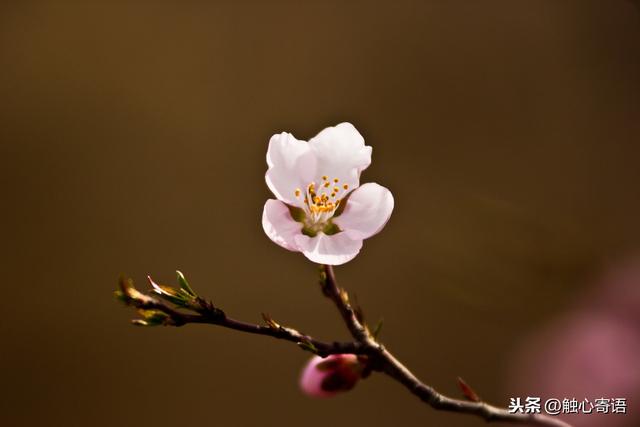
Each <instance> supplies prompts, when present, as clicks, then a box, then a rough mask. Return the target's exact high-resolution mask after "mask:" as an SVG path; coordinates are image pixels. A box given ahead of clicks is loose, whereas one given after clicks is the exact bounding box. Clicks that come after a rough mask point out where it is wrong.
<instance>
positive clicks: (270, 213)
mask: <svg viewBox="0 0 640 427" xmlns="http://www.w3.org/2000/svg"><path fill="white" fill-rule="evenodd" d="M262 228H263V229H264V232H265V233H266V234H267V236H268V237H269V238H270V239H271V240H272V241H273V242H274V243H276V244H277V245H280V246H282V247H283V248H285V249H288V250H290V251H296V252H298V251H299V249H298V246H297V244H296V240H295V238H296V236H298V235H300V236H302V224H301V223H299V222H297V221H294V219H293V218H291V213H290V212H289V208H288V207H287V205H285V204H284V203H282V202H281V201H280V200H274V199H269V200H267V202H266V203H265V204H264V209H263V211H262Z"/></svg>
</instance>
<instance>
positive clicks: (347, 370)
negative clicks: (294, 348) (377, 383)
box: [300, 354, 363, 397]
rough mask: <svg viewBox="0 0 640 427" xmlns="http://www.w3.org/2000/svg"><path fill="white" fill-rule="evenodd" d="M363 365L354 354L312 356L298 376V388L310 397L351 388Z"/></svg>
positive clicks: (326, 395)
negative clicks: (323, 356)
mask: <svg viewBox="0 0 640 427" xmlns="http://www.w3.org/2000/svg"><path fill="white" fill-rule="evenodd" d="M362 369H363V365H362V363H361V362H360V361H359V360H358V356H356V355H355V354H333V355H330V356H327V357H325V358H322V357H320V356H314V357H312V358H311V359H310V360H309V362H307V364H306V366H305V367H304V370H303V371H302V375H301V376H300V388H301V389H302V391H303V392H304V393H305V394H307V395H309V396H312V397H331V396H334V395H336V394H337V393H339V392H341V391H347V390H351V389H352V388H353V387H354V386H355V385H356V383H357V382H358V380H359V379H360V376H361V373H362Z"/></svg>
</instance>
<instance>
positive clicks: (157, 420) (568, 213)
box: [0, 0, 640, 427]
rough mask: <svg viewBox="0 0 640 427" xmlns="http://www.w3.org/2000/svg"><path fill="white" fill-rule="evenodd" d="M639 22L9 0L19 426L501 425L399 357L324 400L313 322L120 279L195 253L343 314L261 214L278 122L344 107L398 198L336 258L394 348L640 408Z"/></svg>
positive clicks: (206, 276) (554, 13)
mask: <svg viewBox="0 0 640 427" xmlns="http://www.w3.org/2000/svg"><path fill="white" fill-rule="evenodd" d="M639 47H640V9H639V8H638V5H637V4H635V3H633V2H631V1H623V0H620V1H586V0H575V1H563V2H556V1H519V2H514V1H509V0H504V1H492V0H490V1H473V2H471V1H446V2H445V1H407V0H401V1H387V2H380V3H375V4H374V3H373V2H364V1H362V2H341V1H335V2H332V1H322V2H297V1H274V2H259V1H255V2H240V1H236V2H232V1H228V2H214V1H209V2H207V1H174V2H166V1H150V0H149V1H129V2H125V1H114V2H107V1H104V2H93V1H78V2H69V1H48V2H40V1H18V0H9V1H5V2H3V3H2V5H1V6H0V100H1V102H0V150H1V151H0V153H1V156H2V157H1V158H2V169H1V172H0V174H1V176H2V183H3V184H2V188H3V197H2V200H3V202H2V214H1V215H2V229H3V232H2V234H3V239H2V240H3V245H2V252H3V253H2V255H1V259H2V264H3V268H2V272H3V280H2V283H3V291H2V298H0V306H1V310H2V311H1V313H2V320H1V321H0V333H1V337H0V338H1V341H0V372H1V378H2V381H1V385H2V387H1V389H0V424H2V425H4V426H36V425H42V424H46V425H48V426H87V425H92V426H115V425H118V426H135V425H149V426H151V425H152V426H157V427H162V426H175V425H185V424H189V425H218V426H228V427H236V426H282V425H301V424H302V425H305V426H308V427H313V426H326V425H332V426H336V427H337V426H351V425H367V426H371V427H373V426H398V425H400V426H403V425H437V426H453V427H456V426H476V425H483V422H482V421H481V420H479V419H475V418H470V417H466V416H462V415H452V414H443V413H437V412H435V411H433V410H431V409H430V408H427V407H425V406H424V405H423V404H421V403H420V402H419V401H417V399H415V398H414V397H413V396H411V395H409V394H408V393H407V392H406V391H405V389H403V388H402V387H401V386H399V385H398V384H396V383H394V382H392V381H391V380H389V379H388V378H386V377H383V376H379V375H374V376H373V377H371V378H370V379H367V380H366V381H364V382H363V383H361V384H360V385H359V386H358V387H357V388H356V389H355V390H354V391H353V392H351V393H348V394H345V395H343V396H340V397H338V398H335V399H331V400H323V401H317V400H312V399H309V398H307V397H305V396H303V395H302V394H301V393H300V392H299V390H298V388H297V377H298V373H299V371H300V369H301V367H302V365H303V364H304V362H305V361H306V360H307V357H308V355H307V354H306V353H303V352H302V351H300V350H298V349H296V348H294V347H293V346H292V345H290V344H287V343H282V342H276V341H273V340H270V339H268V338H262V337H254V336H248V335H243V334H238V333H234V332H231V331H227V330H223V329H217V328H215V327H210V326H187V327H184V328H136V327H133V326H131V325H130V324H129V319H130V318H132V317H134V313H133V312H132V311H130V310H127V309H125V308H123V307H122V306H121V305H120V304H119V303H117V302H116V301H115V300H114V299H113V297H112V291H113V290H114V289H115V286H116V283H117V278H118V276H119V275H120V274H121V273H125V274H128V275H130V276H131V277H133V278H134V279H135V280H137V282H138V283H139V284H141V285H142V284H143V283H144V282H143V280H144V277H145V275H146V274H152V275H153V276H154V277H155V278H156V279H157V280H159V281H161V282H168V283H171V282H173V280H174V270H175V269H181V270H182V271H183V272H184V273H185V274H186V275H187V278H188V279H189V280H190V282H191V283H192V285H193V286H194V287H195V288H196V290H198V291H199V292H200V293H201V294H202V295H205V296H208V297H210V298H212V299H213V301H214V302H216V303H218V304H219V305H220V306H221V307H223V308H224V309H225V310H226V311H227V312H228V313H230V314H232V315H234V316H235V317H239V318H242V319H245V320H253V321H259V319H260V315H259V313H260V312H263V311H265V312H269V313H271V315H272V316H273V317H274V318H275V319H276V320H278V321H280V322H282V323H285V324H289V325H292V326H295V327H297V328H300V329H302V330H303V331H305V332H308V333H310V334H313V335H316V336H318V337H319V338H324V339H329V340H331V339H338V338H339V339H343V338H347V335H346V333H345V330H344V327H343V325H342V324H341V322H340V321H339V319H338V316H337V314H336V313H335V311H334V308H333V307H332V306H331V304H329V303H328V302H327V301H325V300H323V299H322V297H321V295H320V292H319V290H318V288H317V283H316V269H315V267H314V266H313V265H311V264H310V263H309V262H307V261H306V260H305V259H304V257H302V256H300V255H299V254H294V253H290V252H287V251H285V250H283V249H281V248H279V247H277V246H276V245H274V244H273V243H271V242H270V241H269V240H268V239H267V237H266V236H265V235H264V233H263V231H262V228H261V225H260V216H261V212H262V206H263V203H264V201H265V199H266V198H268V197H269V196H270V195H269V192H268V190H267V187H266V185H265V183H264V172H265V170H266V164H265V153H266V147H267V142H268V140H269V137H270V136H271V135H272V134H274V133H276V132H280V131H291V132H293V133H294V134H295V135H296V136H298V137H299V138H303V139H306V138H309V137H312V136H313V135H314V134H315V133H316V132H318V131H319V130H320V129H322V128H323V127H325V126H329V125H333V124H336V123H338V122H341V121H350V122H352V123H354V124H355V126H356V127H357V128H358V129H359V130H360V131H361V133H362V134H363V135H364V136H365V139H366V141H367V143H368V144H370V145H372V146H373V147H374V151H373V153H374V154H373V164H372V166H371V167H370V168H369V169H368V170H367V171H366V172H365V174H364V177H363V178H364V181H365V182H366V181H376V182H379V183H381V184H383V185H385V186H387V187H388V188H390V189H391V190H392V191H393V193H394V195H395V199H396V210H395V212H394V214H393V216H392V218H391V221H390V222H389V223H388V225H387V227H386V229H385V230H384V232H383V233H381V234H380V235H378V236H376V237H374V238H372V239H370V240H369V241H367V242H366V244H365V247H364V249H363V251H362V253H361V254H360V256H358V257H357V258H356V260H354V261H353V262H351V263H349V264H347V265H345V266H343V267H339V268H338V269H337V274H338V277H339V280H340V282H341V284H342V285H343V286H345V287H346V288H347V289H348V290H349V291H350V292H351V293H354V294H356V295H357V298H358V300H359V302H360V304H361V305H362V306H363V307H364V309H365V314H366V315H367V316H368V318H369V319H370V320H371V321H372V322H375V321H376V320H377V319H378V318H379V317H384V319H385V325H384V330H383V333H382V339H383V341H384V343H385V344H386V345H387V347H388V348H390V349H392V350H393V351H394V352H395V353H396V354H397V356H398V357H399V358H401V359H402V360H403V361H404V362H406V364H407V365H408V366H409V367H411V368H412V369H413V370H414V371H415V373H416V374H417V375H419V376H420V377H421V378H422V379H424V380H425V381H426V382H428V383H429V384H432V385H434V386H435V387H436V388H437V389H439V390H441V391H442V392H445V393H447V394H450V395H458V394H459V392H458V390H457V387H456V383H455V379H456V377H457V376H461V377H463V378H464V379H465V380H466V381H467V382H468V383H470V384H471V385H472V386H473V387H474V388H475V389H476V390H477V391H478V393H479V394H480V395H481V396H482V397H483V398H485V399H486V400H488V401H490V402H492V403H495V404H498V405H502V406H506V405H507V404H508V401H509V397H513V396H520V395H521V396H526V395H533V396H535V395H542V394H543V393H547V392H548V393H550V394H551V395H552V396H554V397H557V398H560V399H562V398H564V397H567V398H572V397H575V398H578V399H582V398H584V397H590V398H592V397H602V396H600V395H601V394H602V395H604V397H627V398H628V399H630V401H629V409H630V412H632V414H631V415H629V416H627V417H624V416H617V417H615V416H614V417H608V418H606V419H604V418H602V419H598V420H599V421H595V420H596V418H593V417H592V418H589V420H590V421H585V420H584V419H583V421H579V420H578V421H577V422H576V425H587V424H588V423H591V424H589V425H608V426H609V425H610V426H614V425H616V426H617V425H626V426H632V425H638V424H637V423H638V418H637V415H638V414H637V412H638V405H637V402H638V397H637V396H638V390H639V389H640V373H639V372H638V365H639V364H638V361H640V350H639V348H640V345H639V344H638V337H639V336H640V332H639V331H640V320H639V319H638V315H637V313H639V312H640V309H639V308H638V307H640V297H639V296H638V292H637V289H639V288H640V285H639V279H638V278H639V277H640V272H639V271H638V270H634V268H635V265H636V264H635V262H634V261H633V260H634V259H636V258H635V257H636V256H637V255H638V253H639V252H640V226H639V225H638V224H639V220H640V190H639V189H638V185H639V183H640V168H639V160H640V157H639V154H640V147H639V143H640V141H639V135H640V105H639V100H640V51H639ZM619 271H623V272H624V273H619ZM621 277H622V278H621ZM634 292H635V293H634ZM603 295H605V296H603ZM596 314H597V315H598V316H600V317H597V319H602V318H605V319H607V321H606V322H604V321H603V322H600V323H598V320H597V319H596V320H595V321H596V323H598V324H606V327H602V328H592V327H590V326H589V325H592V323H589V322H594V320H593V319H594V316H596ZM576 319H577V320H576ZM607 322H609V323H607ZM567 325H570V326H567ZM571 325H572V326H571ZM576 325H577V326H576ZM581 325H582V326H581ZM584 325H587V326H586V327H585V326H584ZM573 327H576V328H578V329H580V328H582V329H580V330H581V331H582V332H580V333H573V332H571V331H574V330H573V329H571V328H573ZM593 331H595V332H593ZM621 331H622V332H621ZM563 334H564V335H563ZM581 334H582V335H581ZM589 334H591V335H589ZM594 334H595V335H594ZM616 334H617V335H616ZM583 335H584V337H585V338H584V339H581V340H579V342H577V343H575V344H573V343H572V342H571V341H570V338H571V337H574V338H575V337H578V338H580V337H582V336H583ZM590 343H591V344H590ZM562 345H565V348H564V350H563V348H562ZM634 345H635V347H634ZM576 349H584V351H576ZM598 349H599V350H603V349H605V350H607V351H605V352H604V353H602V352H598V351H597V350H598ZM585 358H586V360H583V359H585ZM625 363H626V365H625ZM563 367H573V371H575V372H574V374H575V375H573V376H572V375H569V374H567V375H565V376H566V377H567V378H564V377H562V378H561V379H562V381H560V383H559V384H557V382H558V381H556V380H558V378H560V377H559V375H560V373H567V372H569V371H570V370H567V369H564V368H563ZM614 367H617V368H616V369H614ZM595 371H597V372H598V375H597V376H594V375H592V374H593V372H595ZM614 371H615V372H614ZM569 373H570V372H569ZM614 374H615V375H614ZM616 378H618V380H615V379H616ZM579 381H585V382H586V383H587V384H586V385H580V386H579V387H577V386H576V384H582V383H579ZM616 381H618V382H616ZM621 382H622V383H624V384H623V385H621ZM583 386H584V387H583ZM554 387H555V388H554ZM576 387H577V388H576ZM592 394H596V396H593V395H592ZM634 396H635V397H634ZM633 399H635V400H633ZM634 402H635V408H634ZM634 409H635V414H636V417H635V419H634V417H633V412H634ZM583 418H584V417H583ZM579 423H582V424H579Z"/></svg>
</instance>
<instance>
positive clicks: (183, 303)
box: [116, 265, 571, 427]
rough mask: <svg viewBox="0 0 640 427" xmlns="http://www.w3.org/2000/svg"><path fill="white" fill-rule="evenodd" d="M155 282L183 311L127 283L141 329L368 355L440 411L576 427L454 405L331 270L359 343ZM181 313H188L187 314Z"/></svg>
mask: <svg viewBox="0 0 640 427" xmlns="http://www.w3.org/2000/svg"><path fill="white" fill-rule="evenodd" d="M149 282H150V283H151V285H152V287H153V290H154V291H155V293H156V294H157V295H159V297H161V298H162V299H164V300H166V301H169V302H170V303H171V304H173V305H175V306H176V307H177V308H173V307H171V306H170V305H168V304H166V303H164V302H163V301H161V300H160V299H158V298H154V297H152V296H150V295H147V294H143V293H141V292H139V291H138V290H137V289H136V288H135V287H134V286H133V283H132V282H131V281H130V280H125V279H121V280H120V289H119V291H117V292H116V294H117V296H118V298H119V299H121V300H122V301H124V302H125V303H126V304H127V305H130V306H133V307H135V308H137V309H138V310H139V311H140V314H141V315H142V316H143V319H138V320H134V321H133V322H134V323H135V324H139V325H148V326H153V325H168V326H183V325H186V324H189V323H205V324H211V325H216V326H220V327H223V328H228V329H233V330H236V331H240V332H247V333H250V334H256V335H266V336H270V337H273V338H277V339H281V340H285V341H290V342H294V343H296V344H298V346H299V347H301V348H302V349H303V350H306V351H310V352H313V353H315V354H318V355H320V356H322V357H326V356H328V355H331V354H345V353H351V354H358V355H367V356H368V360H369V364H370V367H371V369H374V370H376V371H379V372H384V373H385V374H386V375H388V376H389V377H391V378H393V379H394V380H396V381H398V382H399V383H401V384H402V385H404V386H405V387H406V388H407V389H408V390H409V391H410V392H411V393H413V394H414V395H416V396H417V397H418V398H420V399H421V400H422V401H423V402H425V403H426V404H428V405H429V406H431V407H432V408H434V409H437V410H441V411H448V412H457V413H463V414H472V415H476V416H479V417H481V418H484V419H485V420H486V421H494V422H513V423H519V424H529V425H538V426H548V427H571V426H570V425H569V424H567V423H566V422H564V421H561V420H559V419H556V418H552V417H550V416H547V415H543V414H521V413H513V414H512V413H510V412H509V411H508V410H507V409H503V408H498V407H496V406H492V405H489V404H487V403H485V402H482V401H480V400H478V401H466V400H459V399H453V398H450V397H447V396H444V395H443V394H441V393H439V392H437V391H436V390H435V389H434V388H433V387H430V386H428V385H426V384H424V383H423V382H421V381H420V380H419V379H418V378H417V377H416V376H415V375H414V374H413V373H412V372H411V371H410V370H409V369H408V368H407V367H405V366H404V365H403V364H402V363H401V362H400V361H399V360H398V359H396V358H395V356H393V354H391V353H390V352H389V351H388V350H387V349H386V348H384V346H383V345H382V344H380V343H379V342H378V341H377V339H376V338H375V337H374V336H372V334H371V333H370V332H369V328H368V327H367V325H366V324H365V323H364V321H363V320H362V317H361V313H358V311H357V310H356V309H355V308H354V307H353V306H352V305H351V303H350V302H349V296H348V294H347V292H346V291H345V290H344V289H342V288H340V287H339V286H338V284H337V281H336V278H335V273H334V271H333V268H332V267H331V266H328V265H324V266H322V271H321V280H320V284H321V287H322V291H323V293H324V295H325V296H326V297H327V298H329V299H330V300H331V301H333V303H334V304H335V306H336V307H337V309H338V311H339V312H340V315H341V316H342V318H343V320H344V322H345V324H346V326H347V328H348V329H349V331H350V332H351V335H352V336H353V338H354V341H352V342H332V343H329V342H324V341H320V340H317V339H315V338H313V337H311V336H309V335H305V334H302V333H300V332H298V331H297V330H295V329H293V328H289V327H285V326H281V325H279V324H278V323H276V322H275V321H274V320H273V319H271V317H269V316H268V315H266V314H263V318H264V321H265V323H266V326H263V325H258V324H253V323H247V322H243V321H240V320H235V319H232V318H230V317H228V316H227V315H226V313H225V312H224V311H222V310H221V309H220V308H218V307H216V306H214V305H213V303H211V302H210V301H206V300H204V299H202V298H200V297H199V296H197V295H196V294H195V293H194V292H193V290H192V289H191V287H190V286H189V284H188V283H187V282H186V280H185V278H184V276H182V274H181V273H179V272H178V282H179V283H180V288H179V289H178V288H171V287H168V286H160V285H157V284H155V283H154V282H153V281H152V280H151V278H149ZM181 310H186V311H187V312H184V311H181ZM467 387H468V386H467ZM476 397H477V396H476Z"/></svg>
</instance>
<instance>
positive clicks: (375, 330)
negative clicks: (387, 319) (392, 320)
mask: <svg viewBox="0 0 640 427" xmlns="http://www.w3.org/2000/svg"><path fill="white" fill-rule="evenodd" d="M382 325H384V319H382V318H381V319H380V320H378V323H376V326H375V327H374V328H373V332H372V333H371V334H372V335H373V338H378V335H380V332H381V331H382Z"/></svg>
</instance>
